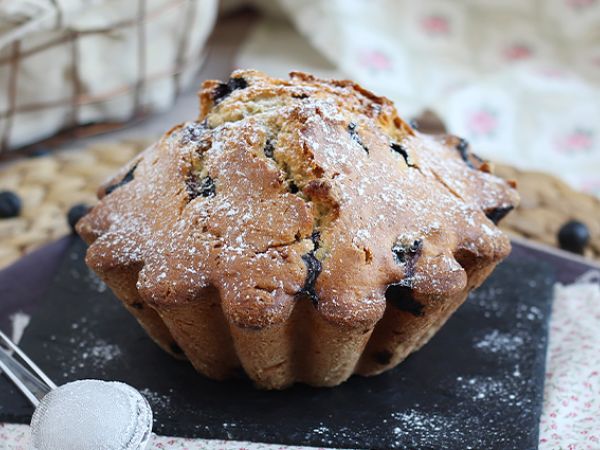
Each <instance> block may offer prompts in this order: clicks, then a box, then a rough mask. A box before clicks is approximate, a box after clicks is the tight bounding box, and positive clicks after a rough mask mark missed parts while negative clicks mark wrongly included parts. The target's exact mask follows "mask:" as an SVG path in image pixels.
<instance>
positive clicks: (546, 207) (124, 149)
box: [0, 141, 600, 268]
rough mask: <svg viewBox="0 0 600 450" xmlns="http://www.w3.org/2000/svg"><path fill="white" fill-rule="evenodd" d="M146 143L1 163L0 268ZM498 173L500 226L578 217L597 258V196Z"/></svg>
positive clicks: (538, 232)
mask: <svg viewBox="0 0 600 450" xmlns="http://www.w3.org/2000/svg"><path fill="white" fill-rule="evenodd" d="M146 145H147V141H125V142H119V143H111V144H102V145H96V146H91V147H88V148H85V149H82V150H78V151H74V150H68V151H62V152H57V153H53V154H52V155H48V156H40V157H36V158H27V159H22V160H19V161H17V162H14V163H10V164H5V165H4V166H0V191H2V190H6V189H9V190H12V191H15V192H16V193H18V194H19V196H20V197H21V199H22V201H23V210H22V212H21V215H20V217H17V218H11V219H0V268H1V267H5V266H7V265H9V264H10V263H12V262H14V261H15V260H16V259H18V258H19V257H20V256H21V255H23V254H25V253H27V252H30V251H32V250H34V249H36V248H38V247H39V246H41V245H43V244H44V243H47V242H50V241H52V240H54V239H56V238H58V237H60V236H63V235H65V234H67V233H69V232H70V229H69V226H68V224H67V219H66V213H67V211H68V210H69V208H70V207H71V206H73V205H75V204H78V203H86V204H89V205H92V204H94V202H95V198H96V195H95V192H96V188H97V187H98V185H99V184H100V183H101V182H102V181H104V180H105V179H106V178H107V177H109V176H110V175H111V174H112V173H114V172H115V171H116V170H117V169H118V168H119V167H120V166H121V165H123V164H124V163H125V162H127V161H129V160H130V159H131V158H132V157H133V156H134V155H135V154H136V153H138V152H139V151H141V150H142V149H143V148H144V147H145V146H146ZM496 173H498V174H500V175H501V176H503V177H506V178H514V179H516V180H517V182H518V184H519V191H520V192H521V197H522V204H521V207H520V208H519V209H518V210H517V211H516V212H513V213H511V214H509V215H508V217H507V218H506V219H505V220H504V221H503V222H502V227H503V228H504V229H506V230H508V231H510V232H512V233H514V234H517V235H520V236H522V237H525V238H530V239H534V240H536V241H538V242H541V243H545V244H549V245H553V246H555V245H556V234H557V232H558V229H559V228H560V226H561V225H562V224H563V223H565V222H566V221H568V220H570V219H577V220H580V221H582V222H584V223H586V224H587V226H588V227H589V229H590V232H591V234H592V242H591V245H589V246H588V248H587V250H586V256H587V257H589V258H594V259H597V260H600V220H599V218H600V201H599V200H598V199H596V198H594V197H590V196H587V195H585V194H581V193H578V192H575V191H573V190H572V189H570V188H569V187H568V186H567V185H565V184H564V183H563V182H561V181H559V180H558V179H556V178H554V177H552V176H549V175H544V174H540V173H532V172H520V171H518V170H516V169H513V168H511V167H507V166H497V167H496Z"/></svg>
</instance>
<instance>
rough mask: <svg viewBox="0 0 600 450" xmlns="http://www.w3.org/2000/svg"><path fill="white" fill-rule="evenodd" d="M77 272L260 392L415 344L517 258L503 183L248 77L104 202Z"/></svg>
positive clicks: (336, 102)
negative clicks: (505, 222)
mask: <svg viewBox="0 0 600 450" xmlns="http://www.w3.org/2000/svg"><path fill="white" fill-rule="evenodd" d="M99 197H100V202H99V204H98V205H97V206H96V207H94V208H93V209H92V210H91V211H90V212H89V213H88V214H87V215H86V216H85V217H83V218H82V219H80V220H79V221H78V223H77V229H78V231H79V233H80V235H81V236H82V237H83V238H84V239H85V241H86V242H87V243H88V244H89V249H88V252H87V258H86V261H87V263H88V265H89V266H90V267H91V268H92V269H93V270H95V271H96V272H97V273H98V274H99V275H100V276H101V277H102V279H103V280H104V281H105V282H106V283H107V284H108V286H110V288H111V289H112V290H113V291H114V292H115V294H116V295H117V297H119V298H120V299H121V300H122V301H123V303H124V305H125V307H126V308H127V309H128V310H129V311H130V312H131V313H132V314H133V315H134V316H135V317H136V318H137V319H138V321H139V322H140V323H141V325H142V326H143V327H144V328H145V329H146V330H147V332H148V333H149V334H150V336H152V338H153V339H154V340H155V341H156V342H157V343H158V344H159V345H160V346H161V347H162V348H164V349H165V350H166V351H168V352H170V353H172V354H173V355H175V356H177V357H180V358H186V359H188V360H189V361H190V362H191V363H192V364H193V365H194V367H195V368H196V369H197V370H198V371H199V372H201V373H202V374H204V375H206V376H208V377H211V378H215V379H225V378H229V377H233V376H235V375H236V374H238V373H239V372H240V368H243V370H244V371H245V372H246V374H247V375H248V376H249V377H250V378H251V379H252V380H253V381H254V382H255V383H256V385H257V386H259V387H261V388H267V389H281V388H284V387H286V386H289V385H291V384H293V383H295V382H302V383H308V384H311V385H315V386H333V385H336V384H339V383H341V382H343V381H344V380H346V379H347V378H348V377H349V376H351V375H352V374H354V373H356V374H361V375H374V374H377V373H380V372H383V371H385V370H388V369H390V368H392V367H394V366H395V365H397V364H398V363H399V362H400V361H402V360H403V359H404V358H406V356H407V355H409V354H410V353H411V352H414V351H415V350H417V349H418V348H420V347H421V346H422V345H424V344H425V343H426V342H427V341H428V340H429V338H431V336H433V334H434V333H435V332H436V331H437V330H438V329H439V328H440V327H441V326H442V325H443V324H444V322H445V321H446V320H447V319H448V317H449V316H450V315H451V314H452V313H453V311H454V310H456V308H458V307H459V306H460V305H461V303H462V302H464V301H465V298H466V296H467V294H468V292H469V291H470V290H472V289H474V288H475V287H477V286H478V285H480V284H481V283H482V282H483V281H484V280H485V278H486V277H487V276H488V275H489V274H490V272H491V271H492V270H493V269H494V267H495V265H496V264H497V263H498V262H500V261H501V260H502V259H503V258H504V257H506V256H507V255H508V253H509V251H510V243H509V240H508V238H507V237H506V236H505V235H504V234H503V233H502V232H501V231H500V230H499V229H498V228H497V227H496V225H495V224H496V223H497V221H498V220H500V219H501V218H502V217H503V216H504V215H505V214H506V213H507V212H509V211H510V210H511V209H512V208H514V207H515V206H516V204H517V203H518V194H517V192H516V191H515V189H514V183H512V182H507V181H505V180H502V179H500V178H497V177H495V176H494V175H492V174H491V166H490V164H488V163H486V162H484V161H482V160H480V159H479V158H477V157H476V156H474V155H473V153H472V152H471V151H470V148H469V145H468V143H467V142H466V141H464V140H462V139H459V138H456V137H454V136H446V135H444V136H427V135H423V134H420V133H419V132H417V131H416V130H414V129H413V128H411V127H410V126H409V125H408V124H407V123H406V122H404V121H403V120H402V119H400V118H399V117H398V115H397V113H396V110H395V109H394V107H393V105H392V103H391V102H390V101H389V100H387V99H386V98H383V97H378V96H376V95H374V94H372V93H371V92H369V91H367V90H365V89H363V88H362V87H360V86H359V85H357V84H355V83H353V82H351V81H335V80H323V79H319V78H316V77H313V76H311V75H309V74H305V73H299V72H294V73H292V74H291V75H290V79H289V80H282V79H276V78H271V77H268V76H267V75H265V74H263V73H260V72H257V71H252V70H242V71H236V72H234V73H233V74H232V76H231V78H230V79H229V80H228V81H227V82H218V81H206V82H205V83H204V84H203V87H202V90H201V92H200V115H199V117H198V119H197V120H195V121H192V122H188V123H184V124H181V125H178V126H175V127H174V128H172V129H171V130H170V131H168V132H167V133H166V134H165V135H164V136H163V137H162V138H161V139H160V140H159V141H158V142H157V143H155V144H154V145H152V146H151V147H150V148H148V149H147V150H145V151H144V152H143V153H142V154H140V155H139V156H138V157H137V158H136V159H135V160H134V161H131V162H130V163H129V164H128V165H127V166H126V167H124V168H123V169H122V170H121V172H120V173H119V174H117V175H116V176H115V177H114V179H112V180H110V181H109V182H108V183H106V184H105V185H104V186H103V187H101V188H100V189H99Z"/></svg>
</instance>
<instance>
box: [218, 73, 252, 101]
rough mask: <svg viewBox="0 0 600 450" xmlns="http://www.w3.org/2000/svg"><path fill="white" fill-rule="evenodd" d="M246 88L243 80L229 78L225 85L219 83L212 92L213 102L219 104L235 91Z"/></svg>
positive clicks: (245, 82)
mask: <svg viewBox="0 0 600 450" xmlns="http://www.w3.org/2000/svg"><path fill="white" fill-rule="evenodd" d="M247 87H248V82H247V81H246V80H244V79H243V78H241V77H238V78H230V79H229V81H227V83H219V85H218V86H217V87H216V88H215V90H214V91H213V100H214V102H215V103H219V102H220V101H221V100H223V99H224V98H225V97H227V96H228V95H229V94H231V93H232V92H233V91H235V90H236V89H246V88H247Z"/></svg>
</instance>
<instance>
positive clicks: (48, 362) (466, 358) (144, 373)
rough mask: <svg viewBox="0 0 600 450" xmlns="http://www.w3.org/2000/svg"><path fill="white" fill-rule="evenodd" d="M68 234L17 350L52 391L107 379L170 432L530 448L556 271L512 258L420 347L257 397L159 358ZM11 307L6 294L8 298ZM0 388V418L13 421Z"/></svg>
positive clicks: (1, 384)
mask: <svg viewBox="0 0 600 450" xmlns="http://www.w3.org/2000/svg"><path fill="white" fill-rule="evenodd" d="M84 252H85V246H84V244H83V243H82V242H81V241H79V240H76V239H74V240H73V242H72V244H71V246H70V248H69V249H68V251H66V252H65V253H64V255H63V256H62V262H61V265H60V267H59V269H58V271H57V274H56V277H55V278H54V280H53V282H51V283H50V286H49V288H48V289H47V291H46V293H45V294H44V295H42V297H41V298H40V299H38V300H37V301H36V304H35V307H31V308H30V311H32V318H31V323H30V324H29V326H28V327H27V329H26V331H25V334H24V336H23V339H22V341H21V346H22V348H23V349H24V350H25V351H26V352H27V353H28V354H29V355H30V356H31V357H32V358H33V360H35V361H36V362H37V363H38V364H39V365H40V366H41V367H42V369H43V370H45V371H46V373H47V374H48V375H49V376H50V377H51V378H52V379H54V380H55V381H56V382H57V383H58V384H61V383H65V382H68V381H72V380H77V379H81V378H99V379H106V380H120V381H124V382H126V383H129V384H131V385H132V386H135V387H136V388H138V389H140V390H141V391H142V393H144V394H145V395H146V397H147V398H148V400H149V402H150V403H151V405H152V407H153V410H154V413H155V425H154V431H155V432H157V433H159V434H165V435H171V436H186V437H201V438H219V439H236V440H248V441H257V442H274V443H280V444H304V445H315V446H330V447H356V448H386V449H387V448H411V449H421V448H424V449H425V448H436V449H437V448H445V449H467V448H473V449H482V448H485V449H492V448H502V449H509V448H510V449H532V448H537V441H538V421H539V416H540V412H541V404H542V392H543V381H544V365H545V354H546V342H547V333H548V321H549V315H550V310H551V299H552V285H553V283H554V275H553V273H554V270H555V268H556V267H557V263H555V262H553V261H552V260H547V262H544V261H542V260H541V259H542V258H540V254H541V253H539V252H537V251H535V250H523V248H520V250H518V251H517V252H514V253H513V255H511V257H509V258H508V259H507V260H506V261H505V262H504V263H503V264H501V265H500V266H499V267H498V268H497V269H496V271H495V272H494V273H493V274H492V276H491V277H490V278H489V279H488V280H487V281H486V283H485V284H484V285H483V286H482V287H481V288H480V289H478V290H477V291H475V292H474V293H473V294H472V295H471V297H470V299H469V300H468V301H467V302H466V303H465V304H464V305H463V306H462V307H461V308H460V309H459V310H458V311H457V312H456V313H455V314H454V316H452V318H451V319H450V320H449V322H448V323H447V324H446V325H445V326H444V327H443V328H442V329H441V330H440V332H439V333H438V334H437V335H436V336H435V337H434V338H433V339H432V340H431V342H429V343H428V344H427V345H426V346H425V347H424V348H423V349H421V350H420V351H419V352H417V353H416V354H414V355H412V356H410V357H409V358H408V359H407V360H406V361H405V362H403V363H402V364H401V365H400V366H399V367H397V368H396V369H394V370H391V371H389V372H387V373H384V374H382V375H380V376H377V377H371V378H363V377H359V376H355V377H352V378H351V379H350V380H349V381H347V382H346V383H344V384H342V385H340V386H338V387H336V388H329V389H328V388H322V389H316V388H310V387H307V386H295V387H293V388H292V389H288V390H285V391H282V392H265V391H259V390H256V389H254V388H253V387H252V385H251V383H250V382H248V381H244V380H240V381H231V382H215V381H211V380H208V379H206V378H203V377H202V376H200V375H198V374H197V373H196V372H195V371H194V370H193V369H192V367H191V366H190V365H189V364H188V363H186V362H182V361H176V360H174V359H172V358H171V357H170V356H168V355H166V354H165V353H163V352H162V351H161V350H160V349H159V348H158V347H157V346H156V345H155V344H154V343H153V342H152V341H151V340H150V339H149V338H148V337H147V336H146V334H145V333H144V331H143V330H142V329H141V328H140V326H139V325H138V324H137V322H136V321H135V320H134V319H133V317H132V316H130V315H129V314H128V313H127V312H126V311H125V309H124V308H123V307H122V306H121V304H120V302H118V300H116V299H115V298H114V296H113V295H112V293H111V292H110V291H109V290H108V289H106V287H105V286H104V284H103V283H101V282H100V281H99V280H98V279H97V278H96V277H95V276H94V275H93V274H92V273H91V272H90V271H89V270H88V269H87V267H86V266H85V264H84V262H83V256H84ZM13 300H14V299H13ZM32 411H33V410H32V408H31V406H30V405H29V404H28V403H27V401H26V400H25V399H24V398H23V397H22V396H21V395H20V394H19V393H18V392H17V391H16V390H15V389H14V388H13V387H12V386H11V385H10V383H9V382H8V381H7V380H6V379H0V421H6V422H22V423H27V422H29V420H30V417H31V414H32Z"/></svg>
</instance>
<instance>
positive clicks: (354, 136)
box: [348, 122, 369, 154]
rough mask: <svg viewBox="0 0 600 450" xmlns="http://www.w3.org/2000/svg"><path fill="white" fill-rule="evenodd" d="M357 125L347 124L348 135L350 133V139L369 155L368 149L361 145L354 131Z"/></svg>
mask: <svg viewBox="0 0 600 450" xmlns="http://www.w3.org/2000/svg"><path fill="white" fill-rule="evenodd" d="M356 128H357V125H356V124H355V123H354V122H350V123H349V124H348V133H350V138H351V139H352V140H353V141H354V142H356V143H357V144H358V145H360V146H361V147H362V148H363V150H364V151H365V152H367V154H369V148H368V147H367V146H366V145H365V144H363V141H362V140H361V139H360V136H359V135H358V133H357V131H356Z"/></svg>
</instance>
